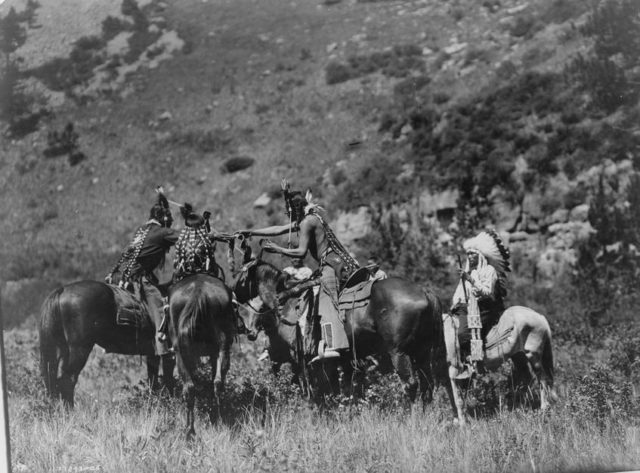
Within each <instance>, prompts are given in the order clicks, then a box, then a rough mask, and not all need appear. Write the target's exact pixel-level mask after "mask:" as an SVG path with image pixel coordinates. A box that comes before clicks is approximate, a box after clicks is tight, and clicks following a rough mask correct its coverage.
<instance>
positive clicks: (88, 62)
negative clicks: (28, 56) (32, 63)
mask: <svg viewBox="0 0 640 473" xmlns="http://www.w3.org/2000/svg"><path fill="white" fill-rule="evenodd" d="M103 47H104V41H103V40H102V38H99V37H97V36H85V37H82V38H80V39H78V40H77V41H76V42H75V43H74V47H73V49H72V50H71V53H69V57H68V58H55V59H52V60H51V61H48V62H46V63H45V64H43V65H42V66H39V67H37V68H35V69H32V70H31V71H29V73H30V74H31V75H33V76H34V77H37V78H38V79H40V80H41V81H42V82H44V83H45V85H46V86H47V87H48V88H50V89H51V90H56V91H61V92H67V93H71V91H72V89H73V87H75V86H77V85H80V84H82V83H84V82H85V81H87V80H89V79H90V78H91V77H93V69H94V68H95V67H97V66H99V65H100V64H102V63H103V62H104V61H105V58H106V55H105V53H104V50H103Z"/></svg>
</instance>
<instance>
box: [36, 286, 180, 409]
mask: <svg viewBox="0 0 640 473" xmlns="http://www.w3.org/2000/svg"><path fill="white" fill-rule="evenodd" d="M117 310H118V307H117V302H116V297H115V295H114V291H113V289H112V287H111V286H109V285H108V284H105V283H103V282H99V281H79V282H75V283H71V284H68V285H66V286H63V287H60V288H58V289H56V290H54V291H53V292H51V293H50V294H49V295H48V296H47V298H46V299H45V301H44V303H43V304H42V309H41V312H40V320H39V324H38V331H39V338H40V371H41V374H42V377H43V379H44V383H45V386H46V389H47V392H48V393H49V395H50V396H52V397H60V398H62V400H63V401H64V402H65V403H66V404H67V405H69V406H73V396H74V390H75V386H76V382H77V381H78V375H79V374H80V371H82V368H83V367H84V365H85V363H86V362H87V359H88V358H89V354H90V353H91V350H92V349H93V346H94V345H99V346H101V347H102V348H104V349H105V350H106V351H108V352H112V353H121V354H125V355H147V373H148V376H149V381H150V383H151V384H152V386H153V385H155V384H157V379H158V365H159V357H156V356H155V355H154V338H153V337H154V335H155V334H154V332H155V331H154V330H153V327H152V326H149V327H147V328H142V329H140V328H136V327H134V326H131V325H118V324H117V323H116V313H117ZM162 360H163V367H162V370H163V374H164V375H163V377H164V380H165V385H166V386H167V388H168V389H169V390H170V391H172V390H173V369H174V367H175V361H174V360H173V356H170V355H169V356H163V357H162Z"/></svg>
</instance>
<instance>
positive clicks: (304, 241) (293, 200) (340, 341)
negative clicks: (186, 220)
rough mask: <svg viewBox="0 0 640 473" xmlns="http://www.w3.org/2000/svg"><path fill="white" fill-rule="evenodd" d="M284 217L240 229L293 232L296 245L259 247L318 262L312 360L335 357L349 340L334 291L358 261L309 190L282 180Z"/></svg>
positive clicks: (250, 232)
mask: <svg viewBox="0 0 640 473" xmlns="http://www.w3.org/2000/svg"><path fill="white" fill-rule="evenodd" d="M282 189H283V192H284V199H285V203H286V206H287V216H288V217H289V219H290V223H289V224H286V225H276V226H272V227H267V228H261V229H258V230H248V231H242V232H240V233H242V234H243V235H246V236H277V235H283V234H285V233H287V232H289V233H290V232H291V231H297V232H298V235H299V240H298V247H297V248H283V247H281V246H278V245H276V244H274V243H272V242H270V241H266V242H264V245H263V248H264V250H265V251H268V252H270V253H280V254H282V255H285V256H289V257H291V258H304V257H305V256H306V255H307V252H308V253H310V255H311V256H312V257H313V259H314V260H316V262H317V263H318V264H319V266H320V268H319V270H320V272H321V276H320V287H321V291H320V295H319V300H318V307H319V308H318V312H319V316H320V317H321V322H320V323H321V327H322V340H320V344H319V346H318V356H317V357H316V358H314V360H312V361H317V360H320V359H323V358H336V357H339V356H340V354H339V353H338V350H345V349H348V348H349V340H348V339H347V335H346V332H345V329H344V326H343V322H342V320H341V319H340V317H339V311H338V292H339V286H340V283H341V281H342V280H343V279H346V278H345V277H343V276H348V275H350V274H351V273H353V271H355V270H356V269H358V268H359V264H358V262H357V261H356V260H355V259H354V258H353V257H352V256H351V255H350V254H349V252H348V251H346V250H345V248H344V247H343V246H342V244H341V243H340V242H339V241H338V239H337V238H336V236H335V234H334V233H333V230H331V228H330V227H329V225H328V224H327V223H326V222H325V221H324V219H323V218H322V216H321V215H320V213H319V211H320V210H321V208H320V207H319V206H318V205H316V204H314V203H312V202H311V193H310V192H307V195H306V197H304V196H303V195H302V192H300V191H293V192H292V191H290V190H289V184H288V183H287V182H286V180H284V181H283V183H282Z"/></svg>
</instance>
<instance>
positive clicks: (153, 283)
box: [105, 188, 179, 355]
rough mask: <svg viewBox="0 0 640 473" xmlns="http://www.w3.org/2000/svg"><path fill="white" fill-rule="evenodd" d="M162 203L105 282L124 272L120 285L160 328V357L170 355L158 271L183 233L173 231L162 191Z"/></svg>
mask: <svg viewBox="0 0 640 473" xmlns="http://www.w3.org/2000/svg"><path fill="white" fill-rule="evenodd" d="M157 192H158V201H157V202H156V204H154V205H153V207H151V211H150V212H149V220H148V221H147V222H146V223H145V224H144V225H142V226H141V227H140V228H138V230H137V231H136V233H135V235H134V237H133V240H132V241H131V243H130V244H129V246H128V247H127V249H126V250H125V251H124V252H123V253H122V256H121V257H120V260H119V261H118V263H117V264H116V265H115V266H114V267H113V269H112V270H111V271H110V272H109V274H108V275H107V277H106V278H105V280H106V281H107V283H109V284H111V283H112V280H113V275H114V274H115V273H116V272H120V273H121V278H120V285H121V286H124V287H125V288H126V287H128V286H132V287H133V289H134V291H135V293H136V295H138V296H139V299H140V301H141V302H143V303H144V304H146V306H147V308H148V311H149V316H150V318H151V320H152V322H153V324H154V326H155V327H156V330H157V333H158V336H157V337H156V354H157V355H166V354H168V353H169V352H170V350H169V345H168V344H167V342H166V337H163V334H162V332H161V331H160V327H161V326H162V321H163V318H164V305H165V304H164V300H163V292H162V289H161V287H160V285H159V280H158V277H157V276H156V275H155V274H154V271H156V270H158V269H161V268H162V267H163V266H164V262H165V257H166V254H167V252H168V251H169V249H170V248H171V247H172V246H173V245H175V243H176V242H177V241H178V237H179V233H178V232H177V231H176V230H173V229H172V228H171V225H172V224H173V217H172V215H171V210H169V201H168V200H167V198H166V197H165V196H164V194H163V192H162V189H161V188H158V189H157Z"/></svg>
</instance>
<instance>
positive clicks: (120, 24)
mask: <svg viewBox="0 0 640 473" xmlns="http://www.w3.org/2000/svg"><path fill="white" fill-rule="evenodd" d="M130 28H131V25H130V24H129V23H128V22H126V21H124V20H123V19H121V18H118V17H115V16H111V15H109V16H108V17H106V18H105V19H104V20H103V21H102V39H103V40H104V41H105V42H108V41H110V40H112V39H113V38H115V37H116V36H118V35H119V34H120V33H122V32H123V31H128V30H129V29H130Z"/></svg>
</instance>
